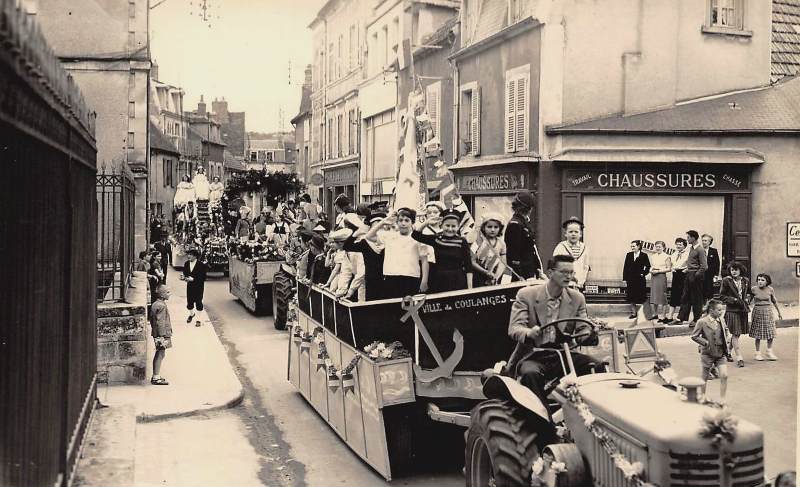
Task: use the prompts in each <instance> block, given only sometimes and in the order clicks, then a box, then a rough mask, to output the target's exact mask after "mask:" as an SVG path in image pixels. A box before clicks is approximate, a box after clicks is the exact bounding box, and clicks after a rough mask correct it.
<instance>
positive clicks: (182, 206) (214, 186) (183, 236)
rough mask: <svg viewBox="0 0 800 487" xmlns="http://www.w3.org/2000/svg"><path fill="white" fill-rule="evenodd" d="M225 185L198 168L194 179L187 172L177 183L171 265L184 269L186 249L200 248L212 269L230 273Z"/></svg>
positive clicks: (171, 241)
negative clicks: (225, 212)
mask: <svg viewBox="0 0 800 487" xmlns="http://www.w3.org/2000/svg"><path fill="white" fill-rule="evenodd" d="M223 191H224V186H223V185H222V183H220V182H219V181H218V178H215V181H214V182H213V183H210V184H209V182H208V178H206V176H205V171H204V170H203V168H202V167H200V168H198V170H197V174H195V176H194V178H193V179H192V181H191V182H189V178H188V176H184V178H183V180H182V181H181V182H180V183H178V187H177V189H176V191H175V198H174V201H173V204H174V208H175V233H174V234H173V235H171V236H170V244H171V247H172V266H173V267H175V268H176V269H182V268H183V265H184V264H185V263H186V261H187V255H186V251H187V250H188V249H190V248H194V249H197V250H199V251H200V258H201V260H203V261H204V262H206V264H207V265H208V269H209V271H210V272H222V273H224V274H227V273H228V251H227V239H226V235H225V225H224V220H223V209H222V195H223Z"/></svg>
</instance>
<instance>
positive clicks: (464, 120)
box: [459, 83, 481, 156]
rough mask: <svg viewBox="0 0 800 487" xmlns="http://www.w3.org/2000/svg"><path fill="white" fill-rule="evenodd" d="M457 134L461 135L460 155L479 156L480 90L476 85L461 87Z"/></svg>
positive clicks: (470, 84)
mask: <svg viewBox="0 0 800 487" xmlns="http://www.w3.org/2000/svg"><path fill="white" fill-rule="evenodd" d="M459 134H461V135H460V137H461V140H460V143H459V153H460V155H462V156H468V155H472V156H477V155H480V153H481V89H480V87H479V86H478V85H477V84H476V83H469V84H466V85H463V86H462V87H461V100H460V110H459Z"/></svg>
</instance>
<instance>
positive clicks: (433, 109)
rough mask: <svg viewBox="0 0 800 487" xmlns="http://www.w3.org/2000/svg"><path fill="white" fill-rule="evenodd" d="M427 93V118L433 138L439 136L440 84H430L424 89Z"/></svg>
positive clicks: (439, 82) (438, 82)
mask: <svg viewBox="0 0 800 487" xmlns="http://www.w3.org/2000/svg"><path fill="white" fill-rule="evenodd" d="M425 91H426V92H427V94H426V96H425V98H426V100H425V101H426V102H427V103H426V104H427V109H428V116H429V117H430V119H431V127H432V128H433V135H434V137H436V136H438V135H439V123H440V122H439V120H440V119H441V116H440V113H441V98H442V97H441V91H442V82H441V81H437V82H436V83H433V84H430V85H428V86H427V87H426V88H425Z"/></svg>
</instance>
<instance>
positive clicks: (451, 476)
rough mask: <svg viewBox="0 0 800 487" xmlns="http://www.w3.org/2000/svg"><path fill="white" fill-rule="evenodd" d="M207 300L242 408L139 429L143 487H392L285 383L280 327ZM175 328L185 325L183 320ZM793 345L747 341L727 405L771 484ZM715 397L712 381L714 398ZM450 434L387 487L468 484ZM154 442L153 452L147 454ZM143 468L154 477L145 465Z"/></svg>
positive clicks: (780, 464) (789, 408) (686, 368)
mask: <svg viewBox="0 0 800 487" xmlns="http://www.w3.org/2000/svg"><path fill="white" fill-rule="evenodd" d="M176 294H177V293H176ZM181 294H182V293H181ZM175 297H176V298H178V299H180V297H179V295H176V296H175ZM205 301H206V305H207V310H208V313H209V316H210V317H211V318H212V320H213V321H214V325H215V327H216V328H217V331H218V332H219V334H220V337H221V339H222V340H223V343H224V344H225V345H226V347H227V349H228V352H229V357H230V358H231V361H232V363H233V364H234V366H235V367H236V368H237V373H238V374H239V376H240V379H241V380H242V383H243V384H244V386H245V391H246V399H245V402H244V404H243V405H241V406H239V407H238V408H235V409H232V410H228V411H221V412H216V413H209V414H205V415H201V416H197V417H194V418H185V419H177V420H171V421H167V422H164V423H153V424H145V425H139V426H140V427H139V429H138V430H137V431H138V433H137V435H138V436H139V437H138V438H137V453H136V456H137V485H181V486H182V485H242V486H250V485H269V486H279V485H292V486H294V485H297V486H301V485H308V486H335V485H349V486H358V487H360V486H373V485H376V486H382V485H386V484H385V483H384V481H383V479H382V477H380V476H379V475H377V474H376V473H374V471H373V470H372V469H371V468H370V467H369V466H368V465H366V464H365V463H364V462H362V461H361V460H360V459H359V458H358V457H357V456H356V455H355V454H354V453H352V452H351V451H350V450H349V448H347V447H346V446H345V444H344V443H343V442H342V441H341V440H340V439H339V437H338V436H337V435H336V434H335V433H334V432H333V430H331V429H330V428H329V427H328V426H327V425H326V424H325V422H324V421H323V420H322V419H321V418H320V417H319V416H318V415H317V414H316V412H315V411H314V410H313V409H312V408H311V407H310V406H309V405H308V404H307V403H306V402H305V400H304V399H303V398H302V397H301V396H300V394H299V393H297V392H296V391H295V390H294V388H293V387H292V386H291V384H289V382H288V381H287V380H286V355H287V349H288V346H287V345H288V343H287V335H286V332H282V331H277V330H275V329H274V328H273V326H272V321H271V319H270V318H266V317H254V316H253V315H251V314H250V313H249V312H248V311H247V310H246V309H245V308H244V307H243V306H242V305H241V304H240V303H239V302H238V301H236V300H235V299H234V297H233V296H232V295H230V294H229V293H228V285H227V280H224V279H222V278H218V279H212V280H209V282H207V284H206V300H205ZM173 321H174V322H175V323H178V324H179V325H178V326H180V323H181V319H180V318H177V317H176V318H174V319H173ZM797 338H798V334H797V329H796V328H792V329H783V330H779V332H778V339H777V340H776V349H775V350H776V353H777V354H778V356H779V357H780V361H778V362H762V363H757V362H754V361H752V351H751V350H752V341H750V340H748V339H745V348H744V349H745V350H746V353H745V360H746V361H747V366H746V367H745V368H744V369H737V368H732V369H731V380H730V384H729V403H730V404H731V406H732V408H733V410H734V412H735V413H736V414H738V415H740V416H741V417H743V418H745V419H748V420H751V421H755V422H757V423H758V424H760V425H761V426H762V427H763V428H764V429H765V431H766V456H767V460H766V469H767V474H768V476H770V477H772V476H774V475H775V474H776V473H777V472H779V471H781V470H785V469H788V468H793V466H794V464H795V452H796V450H795V439H796V417H797V400H796V399H797V398H796V390H797V373H796V371H797ZM658 344H659V347H660V348H661V350H662V351H664V352H665V353H667V354H668V356H669V358H670V359H671V361H672V363H673V366H674V368H675V370H676V372H677V373H678V375H679V376H686V375H698V374H699V358H698V355H697V351H696V347H695V346H693V345H692V344H691V342H689V338H688V337H674V338H667V339H659V342H658ZM198 360H202V357H198ZM717 391H718V385H717V384H716V383H714V384H713V385H712V386H711V393H712V395H715V394H717ZM454 433H455V435H451V436H452V437H453V438H450V439H449V443H447V442H445V443H446V444H445V445H443V446H442V447H441V449H440V450H439V451H440V453H439V455H440V457H439V458H436V459H433V463H439V464H442V465H441V466H440V467H439V468H438V469H437V468H432V467H425V468H423V469H422V472H423V473H418V474H417V475H415V476H413V477H411V478H399V479H395V480H394V481H393V482H392V484H391V485H400V486H415V487H422V486H434V485H436V486H444V487H450V486H462V485H464V478H463V475H462V474H461V467H462V465H461V464H460V462H459V459H460V458H461V457H462V453H461V450H460V449H461V448H463V446H462V445H459V444H458V441H459V439H458V438H459V436H460V435H459V434H458V430H454ZM148 444H149V445H153V447H152V448H149V449H142V445H148ZM147 465H150V467H149V471H148V469H147V468H146V467H145V468H144V469H143V468H142V467H143V466H147ZM164 481H166V482H164Z"/></svg>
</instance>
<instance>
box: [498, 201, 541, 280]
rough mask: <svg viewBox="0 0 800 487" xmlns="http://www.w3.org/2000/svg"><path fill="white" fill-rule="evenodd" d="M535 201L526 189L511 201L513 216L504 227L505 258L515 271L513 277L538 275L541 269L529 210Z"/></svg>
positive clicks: (525, 277) (527, 277)
mask: <svg viewBox="0 0 800 487" xmlns="http://www.w3.org/2000/svg"><path fill="white" fill-rule="evenodd" d="M535 203H536V201H535V199H534V198H533V195H532V194H530V193H529V192H528V191H521V192H519V193H517V195H516V196H515V197H514V201H512V202H511V209H512V210H513V211H514V216H513V217H511V220H510V221H509V222H508V225H507V226H506V229H505V242H506V259H507V260H508V265H509V266H510V267H511V269H512V270H513V271H514V273H516V276H514V277H515V279H520V278H522V279H529V278H532V277H538V276H539V275H540V273H541V271H542V260H541V259H540V258H539V250H538V249H537V248H536V240H535V239H534V230H533V224H532V222H531V210H533V207H534V205H535Z"/></svg>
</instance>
